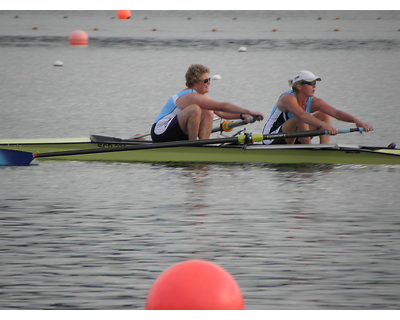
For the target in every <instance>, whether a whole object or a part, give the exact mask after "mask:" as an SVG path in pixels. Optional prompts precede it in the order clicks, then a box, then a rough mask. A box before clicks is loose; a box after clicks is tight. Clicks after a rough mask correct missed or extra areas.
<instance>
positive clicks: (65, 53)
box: [0, 11, 400, 310]
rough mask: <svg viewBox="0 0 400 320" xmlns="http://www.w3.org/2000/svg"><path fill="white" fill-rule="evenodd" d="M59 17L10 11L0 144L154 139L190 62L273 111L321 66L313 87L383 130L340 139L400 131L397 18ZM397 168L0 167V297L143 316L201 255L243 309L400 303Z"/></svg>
mask: <svg viewBox="0 0 400 320" xmlns="http://www.w3.org/2000/svg"><path fill="white" fill-rule="evenodd" d="M50 13H51V14H50ZM50 13H49V12H42V11H38V12H26V13H24V12H18V13H16V12H4V11H3V12H0V24H1V26H2V28H1V29H0V30H1V31H0V54H1V57H2V59H0V66H1V69H2V75H3V77H2V89H1V90H2V91H1V94H2V107H1V108H2V116H1V123H2V128H1V138H26V137H38V138H40V137H79V136H88V135H89V134H105V135H115V136H119V137H129V136H132V135H133V134H136V133H146V132H148V130H149V128H150V124H151V122H152V120H153V118H154V117H155V116H156V115H157V113H158V111H159V108H160V107H161V106H162V105H163V103H164V102H165V100H166V99H167V98H168V97H169V96H170V95H171V94H173V93H175V91H176V90H179V89H180V88H181V86H183V75H184V72H185V71H186V69H187V67H188V65H189V64H191V63H204V64H206V65H208V66H210V68H211V70H212V73H213V74H216V73H218V74H221V75H222V80H221V81H214V82H213V84H212V91H211V95H212V96H213V97H214V98H215V99H217V100H227V101H232V102H236V103H237V104H239V105H245V106H248V107H249V108H252V109H255V110H262V111H263V112H265V114H268V113H269V110H270V109H271V107H272V105H273V104H274V103H275V99H276V98H277V96H278V95H279V94H280V93H281V92H282V91H284V90H286V81H287V79H288V78H290V76H291V75H292V73H293V72H296V71H298V70H299V69H303V68H308V69H311V70H313V72H315V73H317V74H318V75H320V76H321V77H322V78H323V81H322V82H321V84H320V85H319V86H318V94H317V95H318V96H321V97H323V98H325V99H326V100H327V101H329V102H331V103H332V104H334V105H335V106H340V107H341V108H345V109H346V110H347V111H349V112H350V113H355V114H357V115H359V116H360V117H361V118H365V120H366V121H368V122H371V123H372V124H373V125H374V128H375V131H374V132H372V133H369V134H365V135H359V134H357V135H352V134H348V135H341V136H337V137H334V138H332V139H333V141H334V142H341V143H347V144H375V145H382V144H384V145H387V144H388V143H390V142H392V141H396V139H397V137H398V136H399V134H400V132H399V131H400V130H399V128H398V126H397V122H396V121H394V119H395V118H396V115H397V114H398V97H397V91H396V88H395V83H396V79H397V73H398V68H396V67H397V66H398V52H397V51H398V49H399V36H400V33H399V32H398V31H397V30H398V28H399V26H398V18H399V14H398V12H374V11H372V12H370V11H368V12H359V11H355V12H347V11H344V12H329V11H328V12H319V11H316V12H293V11H288V12H264V13H263V12H225V11H221V12H207V13H204V12H186V11H183V12H160V11H154V12H138V13H136V16H137V18H136V19H132V20H131V21H118V20H116V19H111V17H112V15H113V13H112V12H103V11H99V12H95V13H93V12H81V11H77V12H56V13H54V12H50ZM17 14H18V16H19V18H15V16H16V15H17ZM64 16H68V18H64ZM338 16H339V17H340V19H339V20H337V19H336V18H337V17H338ZM188 17H190V19H188ZM320 17H321V20H319V19H318V18H320ZM378 17H380V19H377V18H378ZM233 18H236V19H233ZM278 18H279V19H278ZM7 21H8V24H7V23H6V22H7ZM190 23H192V24H191V25H190ZM299 25H301V26H302V28H299V27H298V26H299ZM5 26H7V27H6V28H4V27H5ZM33 26H36V27H37V29H35V30H33V29H32V27H33ZM183 26H184V27H185V28H183ZM95 27H96V28H98V29H99V30H97V31H93V29H94V28H95ZM361 27H362V28H361ZM85 28H86V30H87V31H88V32H89V34H90V43H89V46H88V47H85V48H75V47H70V46H69V45H68V43H67V38H68V35H69V33H70V32H71V31H73V30H75V29H85ZM154 28H156V29H157V31H152V29H154ZM213 28H215V29H216V30H217V31H211V30H212V29H213ZM274 28H276V29H277V31H276V32H275V31H274V32H272V31H271V30H272V29H274ZM334 28H338V29H340V31H336V32H333V31H332V30H333V29H334ZM189 31H190V32H189ZM242 45H245V46H247V49H248V50H247V52H246V53H238V51H237V49H238V47H239V46H242ZM56 60H61V61H63V62H64V66H63V67H61V68H57V67H54V66H53V62H54V61H56ZM377 79H378V80H377ZM262 125H263V124H257V125H254V126H253V127H251V130H254V131H257V130H260V128H262ZM338 127H341V128H342V127H346V125H345V124H338ZM399 170H400V168H398V167H397V166H358V165H239V166H230V165H159V164H157V165H151V164H126V163H90V162H88V163H86V162H62V161H61V162H58V161H40V162H38V163H37V164H35V165H32V166H30V167H18V168H17V167H15V168H14V167H3V168H0V179H1V182H2V190H1V193H0V225H1V229H0V243H1V246H0V258H1V259H0V278H1V279H2V280H1V282H0V287H1V290H0V308H1V309H100V310H104V309H126V310H130V309H133V310H140V309H143V308H144V305H145V299H146V296H147V293H148V290H149V289H150V287H151V285H152V283H153V281H154V280H155V279H156V277H157V276H158V275H159V274H160V273H161V272H162V271H164V270H165V269H166V268H168V267H170V266H171V265H173V264H175V263H177V262H180V261H183V260H188V259H205V260H208V261H212V262H214V263H217V264H219V265H220V266H222V267H224V268H225V269H226V270H227V271H229V272H230V273H231V274H232V275H233V276H234V278H235V279H236V280H237V282H238V284H239V286H240V287H241V289H242V292H243V295H244V298H245V304H246V309H249V310H250V309H253V310H254V309H269V310H271V309H340V310H348V309H398V308H399V307H400V304H399V301H400V294H399V290H398V288H399V285H400V272H399V263H398V261H399V258H400V255H399V251H398V247H399V244H400V232H399V231H400V222H399V213H398V207H397V205H396V199H397V196H398V193H399V190H400V188H399V187H400V183H399V177H400V176H399V175H400V172H399Z"/></svg>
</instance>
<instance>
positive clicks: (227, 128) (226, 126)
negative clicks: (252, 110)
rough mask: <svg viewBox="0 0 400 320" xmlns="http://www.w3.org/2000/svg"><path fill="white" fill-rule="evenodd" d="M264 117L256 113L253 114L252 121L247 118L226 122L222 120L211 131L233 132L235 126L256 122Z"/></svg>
mask: <svg viewBox="0 0 400 320" xmlns="http://www.w3.org/2000/svg"><path fill="white" fill-rule="evenodd" d="M262 119H263V117H262V116H256V115H252V118H251V119H250V121H247V120H240V121H229V120H226V121H224V122H222V123H221V124H220V125H219V126H218V127H215V128H213V129H212V131H211V132H218V131H220V132H222V131H224V132H231V131H232V130H233V128H236V127H240V126H244V125H245V124H248V123H254V122H256V121H261V120H262Z"/></svg>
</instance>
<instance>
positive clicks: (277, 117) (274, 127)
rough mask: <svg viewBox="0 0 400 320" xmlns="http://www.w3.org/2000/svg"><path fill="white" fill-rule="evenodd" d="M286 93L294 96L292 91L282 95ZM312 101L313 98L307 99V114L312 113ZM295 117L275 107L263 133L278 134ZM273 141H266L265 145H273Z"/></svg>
mask: <svg viewBox="0 0 400 320" xmlns="http://www.w3.org/2000/svg"><path fill="white" fill-rule="evenodd" d="M285 93H290V94H292V95H294V93H293V91H292V90H288V91H285V92H284V93H282V94H285ZM282 94H281V95H282ZM312 100H313V97H309V98H308V99H307V104H306V112H308V113H311V108H312ZM293 116H294V115H293V113H291V112H283V111H281V110H279V109H278V107H277V106H276V105H274V107H273V108H272V111H271V114H270V116H269V118H268V120H267V122H266V123H265V125H264V129H263V132H262V133H263V134H271V133H278V132H279V130H280V129H281V127H282V125H283V124H284V123H285V122H286V121H287V120H289V119H290V118H291V117H293ZM272 141H273V140H264V141H263V144H271V142H272Z"/></svg>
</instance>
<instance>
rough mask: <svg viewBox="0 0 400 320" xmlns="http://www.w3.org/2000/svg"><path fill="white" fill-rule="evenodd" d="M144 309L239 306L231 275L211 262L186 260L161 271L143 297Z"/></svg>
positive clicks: (241, 307) (242, 301)
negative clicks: (144, 300)
mask: <svg viewBox="0 0 400 320" xmlns="http://www.w3.org/2000/svg"><path fill="white" fill-rule="evenodd" d="M146 309H147V310H243V309H244V300H243V295H242V293H241V291H240V288H239V286H238V284H237V283H236V281H235V279H234V278H233V277H232V276H231V275H230V274H229V273H228V272H227V271H226V270H225V269H223V268H221V267H220V266H218V265H216V264H213V263H211V262H207V261H202V260H188V261H184V262H181V263H178V264H176V265H174V266H172V267H170V268H169V269H167V270H166V271H164V272H163V273H162V274H161V275H160V276H159V277H158V278H157V279H156V281H155V282H154V284H153V286H152V287H151V289H150V291H149V294H148V295H147V300H146Z"/></svg>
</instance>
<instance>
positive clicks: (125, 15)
mask: <svg viewBox="0 0 400 320" xmlns="http://www.w3.org/2000/svg"><path fill="white" fill-rule="evenodd" d="M117 17H118V19H120V20H126V19H130V18H131V10H118V11H117Z"/></svg>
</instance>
